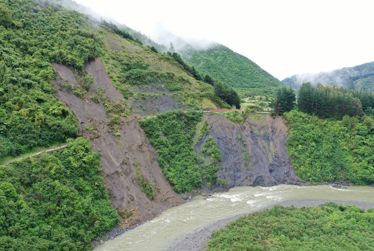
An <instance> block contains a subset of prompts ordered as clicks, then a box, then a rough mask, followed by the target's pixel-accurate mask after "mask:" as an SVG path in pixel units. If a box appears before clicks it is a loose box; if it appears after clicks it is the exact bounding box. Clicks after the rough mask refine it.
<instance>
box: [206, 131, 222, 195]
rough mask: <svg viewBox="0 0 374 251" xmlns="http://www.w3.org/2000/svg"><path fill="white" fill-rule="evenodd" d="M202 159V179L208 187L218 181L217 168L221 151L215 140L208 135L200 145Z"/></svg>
mask: <svg viewBox="0 0 374 251" xmlns="http://www.w3.org/2000/svg"><path fill="white" fill-rule="evenodd" d="M201 153H202V154H203V159H202V160H201V162H202V163H201V169H202V171H201V172H202V180H203V183H204V184H207V185H208V187H210V188H211V187H213V186H214V185H216V184H217V182H218V170H219V164H220V162H221V152H220V151H219V148H218V145H217V142H216V141H215V139H214V138H212V137H211V136H208V138H207V139H206V141H205V142H204V144H203V146H202V151H201Z"/></svg>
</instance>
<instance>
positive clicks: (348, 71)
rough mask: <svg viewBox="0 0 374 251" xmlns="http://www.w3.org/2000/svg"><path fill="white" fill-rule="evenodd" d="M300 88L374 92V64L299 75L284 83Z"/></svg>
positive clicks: (285, 80)
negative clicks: (320, 86)
mask: <svg viewBox="0 0 374 251" xmlns="http://www.w3.org/2000/svg"><path fill="white" fill-rule="evenodd" d="M282 82H283V83H285V84H286V85H289V86H291V87H294V88H298V87H299V86H300V85H301V84H302V83H305V82H310V83H311V84H327V85H334V86H339V87H343V88H347V89H355V90H364V91H374V62H370V63H366V64H361V65H357V66H354V67H345V68H342V69H338V70H334V71H331V72H321V73H316V74H297V75H294V76H292V77H289V78H286V79H284V80H283V81H282Z"/></svg>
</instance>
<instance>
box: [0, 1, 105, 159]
mask: <svg viewBox="0 0 374 251" xmlns="http://www.w3.org/2000/svg"><path fill="white" fill-rule="evenodd" d="M4 12H6V13H8V14H6V16H1V13H4ZM0 16H1V17H0V19H2V20H3V19H4V18H6V19H7V20H8V19H9V20H8V21H7V22H6V23H4V21H0V55H1V56H0V104H1V107H0V115H1V116H0V158H2V157H4V156H8V155H12V156H15V155H19V154H21V153H24V152H26V151H28V150H30V149H31V148H34V147H38V146H49V145H51V144H54V143H57V142H63V141H65V140H66V139H67V138H70V137H75V136H76V135H77V133H78V126H77V124H76V121H75V119H74V117H73V115H72V114H71V113H70V112H69V111H68V110H67V109H66V108H65V106H64V105H63V104H62V103H61V102H59V101H58V100H57V99H56V98H55V97H54V93H53V88H52V86H51V83H52V81H53V80H54V78H55V76H54V71H53V68H52V66H51V63H52V62H55V63H62V64H66V65H69V66H72V67H74V68H75V69H77V70H81V69H82V68H83V66H84V64H85V63H86V62H87V61H89V60H91V59H92V58H95V57H96V56H97V55H99V53H100V47H101V45H100V42H99V39H98V38H97V36H96V35H95V33H93V32H92V31H91V29H90V28H89V24H88V20H86V18H85V17H84V16H82V15H80V14H78V13H77V12H73V11H67V10H63V9H60V8H59V7H56V6H54V5H51V4H49V3H47V2H35V1H31V0H22V1H21V0H2V1H1V4H0ZM9 22H12V23H15V24H17V25H7V23H9Z"/></svg>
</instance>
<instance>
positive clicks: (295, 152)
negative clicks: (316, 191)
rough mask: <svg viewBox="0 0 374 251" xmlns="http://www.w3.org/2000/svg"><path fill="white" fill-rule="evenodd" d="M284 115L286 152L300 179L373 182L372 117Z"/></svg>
mask: <svg viewBox="0 0 374 251" xmlns="http://www.w3.org/2000/svg"><path fill="white" fill-rule="evenodd" d="M285 118H286V119H287V121H288V124H289V127H290V130H289V135H288V152H289V154H290V156H291V157H292V165H293V167H294V168H295V170H296V173H297V175H298V176H299V177H300V178H301V179H303V180H305V181H311V182H333V181H350V182H352V183H354V184H374V156H373V154H372V153H373V149H374V117H372V116H364V117H360V118H357V117H349V116H344V117H343V119H342V120H326V119H320V118H318V117H316V116H311V115H308V114H306V113H302V112H298V111H291V112H289V113H286V114H285Z"/></svg>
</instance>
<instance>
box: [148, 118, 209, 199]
mask: <svg viewBox="0 0 374 251" xmlns="http://www.w3.org/2000/svg"><path fill="white" fill-rule="evenodd" d="M201 119H202V113H201V112H170V113H164V114H161V115H159V116H157V117H149V118H145V119H143V120H142V121H141V126H142V127H143V129H144V131H145V133H146V135H147V137H148V139H149V140H150V142H151V144H152V146H153V147H154V148H155V149H156V151H157V153H158V161H159V163H160V166H161V168H162V170H163V172H164V174H165V176H166V177H167V179H168V180H169V181H170V183H171V184H172V185H173V186H174V189H175V191H176V192H178V193H183V192H190V191H192V190H193V189H195V188H199V187H200V185H201V182H202V175H201V171H200V169H199V166H198V164H197V160H196V157H195V150H194V146H193V138H194V135H195V131H196V125H197V124H198V123H199V122H200V121H201Z"/></svg>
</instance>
